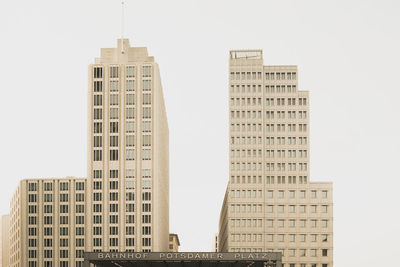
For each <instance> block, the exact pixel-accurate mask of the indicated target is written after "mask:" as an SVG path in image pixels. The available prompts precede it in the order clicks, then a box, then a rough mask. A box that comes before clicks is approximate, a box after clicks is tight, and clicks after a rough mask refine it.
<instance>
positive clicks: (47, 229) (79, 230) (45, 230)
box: [28, 227, 85, 236]
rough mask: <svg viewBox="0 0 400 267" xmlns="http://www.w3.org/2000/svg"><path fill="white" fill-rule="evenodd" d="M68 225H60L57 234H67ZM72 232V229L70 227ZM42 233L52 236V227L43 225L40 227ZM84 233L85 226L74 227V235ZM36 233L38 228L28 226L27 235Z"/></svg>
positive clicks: (35, 234)
mask: <svg viewBox="0 0 400 267" xmlns="http://www.w3.org/2000/svg"><path fill="white" fill-rule="evenodd" d="M69 230H70V227H60V228H59V235H60V236H68V235H69V234H70V233H69ZM71 232H72V229H71ZM42 234H43V235H44V236H52V235H53V227H43V229H42ZM84 234H85V228H84V227H76V228H75V235H76V236H81V235H84ZM37 235H38V229H37V228H35V227H28V236H37Z"/></svg>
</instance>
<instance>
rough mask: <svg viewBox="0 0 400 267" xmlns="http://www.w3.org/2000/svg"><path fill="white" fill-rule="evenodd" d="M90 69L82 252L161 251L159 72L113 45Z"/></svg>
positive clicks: (164, 199)
mask: <svg viewBox="0 0 400 267" xmlns="http://www.w3.org/2000/svg"><path fill="white" fill-rule="evenodd" d="M117 43H118V44H117V48H103V49H101V56H100V58H97V59H96V60H95V63H94V64H92V65H90V66H89V92H88V94H89V97H88V98H89V105H88V106H89V127H88V129H89V132H88V179H89V180H88V181H89V183H88V195H89V196H91V197H90V199H89V201H90V205H89V213H90V214H91V215H92V216H90V217H89V218H88V222H89V223H88V225H87V228H86V230H87V232H88V234H89V236H90V237H91V238H90V239H89V240H88V242H87V243H86V250H87V251H145V252H149V251H156V252H157V251H167V250H168V237H169V136H168V133H169V131H168V123H167V117H166V111H165V104H164V97H163V93H162V86H161V78H160V71H159V68H158V64H157V63H156V62H155V61H154V58H153V57H151V56H149V55H148V53H147V48H145V47H131V46H130V44H129V41H128V40H127V39H119V40H118V42H117Z"/></svg>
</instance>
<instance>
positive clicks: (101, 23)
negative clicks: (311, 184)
mask: <svg viewBox="0 0 400 267" xmlns="http://www.w3.org/2000/svg"><path fill="white" fill-rule="evenodd" d="M119 2H120V1H118V0H68V1H55V0H52V1H50V0H47V1H46V0H36V1H28V0H19V1H1V3H0V38H1V42H0V59H1V60H0V80H1V85H0V90H1V98H0V99H1V101H0V103H1V104H0V121H1V125H2V127H1V131H0V149H1V153H0V164H1V165H0V167H1V174H0V175H1V176H0V177H1V181H2V186H1V188H0V212H1V213H3V214H4V213H7V212H8V209H9V200H10V198H11V196H12V194H13V191H14V189H15V188H16V186H17V183H18V181H19V180H20V179H23V178H30V177H33V178H39V177H64V176H78V177H85V176H86V146H87V135H86V128H87V127H86V123H87V114H86V113H87V67H88V64H90V63H92V62H93V61H94V58H95V57H98V56H99V55H100V48H102V47H115V46H116V44H117V43H116V39H117V38H119V37H120V33H121V19H120V14H121V10H120V4H119ZM126 14H127V19H126V24H127V26H126V36H127V37H128V38H129V39H130V41H131V44H132V45H134V46H147V47H148V51H149V53H150V55H152V56H154V57H155V59H156V61H157V62H158V63H159V65H160V69H161V75H162V82H163V87H164V95H165V101H166V107H167V115H168V121H169V129H170V164H171V165H170V181H171V191H170V192H171V197H170V199H171V201H170V211H171V215H170V228H171V232H175V233H178V234H179V236H180V239H181V244H182V246H181V250H182V251H208V250H211V248H212V238H213V234H214V233H215V232H216V231H217V226H218V219H219V211H220V207H221V203H222V199H223V196H224V192H225V188H226V184H227V182H228V55H229V54H228V51H229V50H230V49H263V50H264V64H265V65H280V64H281V65H284V64H291V65H298V68H299V89H300V90H309V91H310V99H311V101H310V111H311V127H310V129H311V130H310V131H311V132H310V135H311V180H312V181H333V183H334V203H335V207H334V220H335V222H334V238H335V247H334V251H335V252H334V253H335V258H334V260H335V265H336V266H340V267H350V266H363V267H372V266H394V264H395V262H398V255H399V254H400V245H399V240H400V208H399V205H400V193H399V190H400V171H399V166H400V153H399V151H400V119H399V117H400V108H399V99H400V92H399V91H400V86H399V78H400V75H399V71H400V67H399V66H400V64H399V62H400V52H399V49H400V30H399V28H400V16H399V14H400V1H398V0H379V1H378V0H375V1H372V0H332V1H324V0H315V1H311V0H293V1H287V0H279V1H271V0H246V1H236V0H199V1H194V0H168V1H165V0H159V1H156V0H128V1H127V9H126Z"/></svg>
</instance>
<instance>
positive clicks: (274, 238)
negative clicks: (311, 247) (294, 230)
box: [231, 233, 328, 257]
mask: <svg viewBox="0 0 400 267" xmlns="http://www.w3.org/2000/svg"><path fill="white" fill-rule="evenodd" d="M296 236H297V238H296ZM309 237H310V239H311V242H317V240H316V239H317V235H309ZM321 237H322V240H321V242H328V235H321ZM265 239H266V241H267V242H291V243H295V242H306V235H305V234H300V235H295V234H288V235H285V234H277V235H273V234H267V235H265ZM231 241H232V242H262V241H263V235H262V234H248V233H245V234H240V233H239V234H231ZM293 250H294V249H293ZM324 250H325V252H324ZM299 251H301V252H303V253H300V255H299V256H302V257H305V256H306V255H305V252H306V249H299ZM322 251H323V252H322V256H328V255H327V249H322ZM289 255H290V253H289ZM310 256H313V257H315V256H316V255H314V253H310Z"/></svg>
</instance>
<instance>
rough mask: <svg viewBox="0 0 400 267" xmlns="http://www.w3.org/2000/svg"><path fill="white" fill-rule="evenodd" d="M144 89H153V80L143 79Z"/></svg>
mask: <svg viewBox="0 0 400 267" xmlns="http://www.w3.org/2000/svg"><path fill="white" fill-rule="evenodd" d="M143 91H151V80H143Z"/></svg>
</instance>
